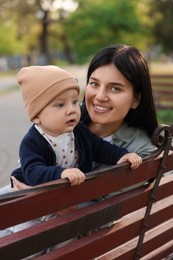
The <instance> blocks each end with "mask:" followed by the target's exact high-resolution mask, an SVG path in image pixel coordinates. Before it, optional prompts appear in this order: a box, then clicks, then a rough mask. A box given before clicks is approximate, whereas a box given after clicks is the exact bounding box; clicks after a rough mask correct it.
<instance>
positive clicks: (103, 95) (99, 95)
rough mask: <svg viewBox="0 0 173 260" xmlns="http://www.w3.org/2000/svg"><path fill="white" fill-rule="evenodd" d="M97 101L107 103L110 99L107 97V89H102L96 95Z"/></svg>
mask: <svg viewBox="0 0 173 260" xmlns="http://www.w3.org/2000/svg"><path fill="white" fill-rule="evenodd" d="M96 99H98V100H103V101H107V100H108V97H107V93H106V91H105V89H103V88H100V89H99V90H98V92H97V94H96Z"/></svg>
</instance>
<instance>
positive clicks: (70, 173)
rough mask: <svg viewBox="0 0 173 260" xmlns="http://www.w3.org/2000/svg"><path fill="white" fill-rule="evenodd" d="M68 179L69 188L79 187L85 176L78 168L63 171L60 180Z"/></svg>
mask: <svg viewBox="0 0 173 260" xmlns="http://www.w3.org/2000/svg"><path fill="white" fill-rule="evenodd" d="M65 178H67V179H69V181H70V183H71V186H75V185H79V184H81V183H82V182H84V180H85V174H84V173H83V172H81V171H80V170H79V169H78V168H71V169H65V170H64V171H63V172H62V173H61V179H65Z"/></svg>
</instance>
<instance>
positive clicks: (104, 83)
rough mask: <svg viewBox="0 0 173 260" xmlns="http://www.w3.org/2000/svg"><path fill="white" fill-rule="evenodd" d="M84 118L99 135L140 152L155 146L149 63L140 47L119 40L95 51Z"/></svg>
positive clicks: (89, 71) (85, 101)
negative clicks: (124, 43) (153, 140)
mask: <svg viewBox="0 0 173 260" xmlns="http://www.w3.org/2000/svg"><path fill="white" fill-rule="evenodd" d="M81 120H82V121H83V122H84V123H85V124H87V125H88V127H89V129H90V130H91V131H93V132H94V133H96V134H97V135H99V136H101V137H102V138H105V139H107V140H109V141H110V142H111V143H116V144H117V145H120V146H123V147H126V148H127V149H128V150H129V151H134V152H136V153H138V154H140V155H141V156H145V155H147V154H149V153H150V152H152V151H153V149H155V147H154V146H153V145H152V143H151V140H150V138H151V136H152V134H153V131H154V130H155V128H156V127H157V126H158V123H157V116H156V111H155V106H154V100H153V95H152V87H151V80H150V74H149V69H148V65H147V62H146V60H145V58H144V56H143V54H142V53H141V52H140V51H139V50H137V49H136V48H134V47H131V46H127V45H122V44H118V45H113V46H110V47H106V48H104V49H102V50H100V51H99V52H98V53H96V55H95V56H94V57H93V59H92V61H91V63H90V65H89V68H88V74H87V87H86V90H85V99H84V102H83V105H82V118H81Z"/></svg>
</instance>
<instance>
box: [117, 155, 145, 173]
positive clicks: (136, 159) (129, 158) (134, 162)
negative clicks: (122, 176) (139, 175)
mask: <svg viewBox="0 0 173 260" xmlns="http://www.w3.org/2000/svg"><path fill="white" fill-rule="evenodd" d="M124 162H130V163H131V169H136V168H138V167H139V165H140V164H141V163H142V158H141V157H140V156H139V155H137V154H136V153H127V154H125V155H123V156H122V157H121V158H120V159H119V161H118V162H117V164H120V163H124Z"/></svg>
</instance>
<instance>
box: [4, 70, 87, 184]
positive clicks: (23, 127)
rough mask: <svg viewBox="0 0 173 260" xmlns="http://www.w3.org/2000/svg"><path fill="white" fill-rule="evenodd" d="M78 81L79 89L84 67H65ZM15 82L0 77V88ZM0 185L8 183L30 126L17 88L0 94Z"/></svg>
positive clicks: (83, 77)
mask: <svg viewBox="0 0 173 260" xmlns="http://www.w3.org/2000/svg"><path fill="white" fill-rule="evenodd" d="M66 70H67V71H69V72H70V73H72V74H73V75H74V76H75V77H76V78H77V79H78V81H79V84H80V86H81V89H84V87H85V78H86V67H85V66H80V67H78V66H73V67H66ZM15 84H16V79H15V77H10V78H9V79H8V78H7V79H3V80H1V79H0V90H4V88H6V89H7V88H11V86H12V85H15ZM0 122H1V125H0V187H3V186H4V185H6V184H9V177H10V174H11V171H12V170H13V169H15V168H16V167H17V166H18V164H17V161H18V158H19V157H18V148H19V144H20V141H21V139H22V137H23V135H24V134H25V133H26V131H27V130H28V128H29V126H31V123H30V121H29V120H28V117H27V115H26V113H25V111H24V107H23V103H22V99H21V94H20V91H19V90H16V91H11V92H6V93H5V94H3V95H0Z"/></svg>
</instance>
